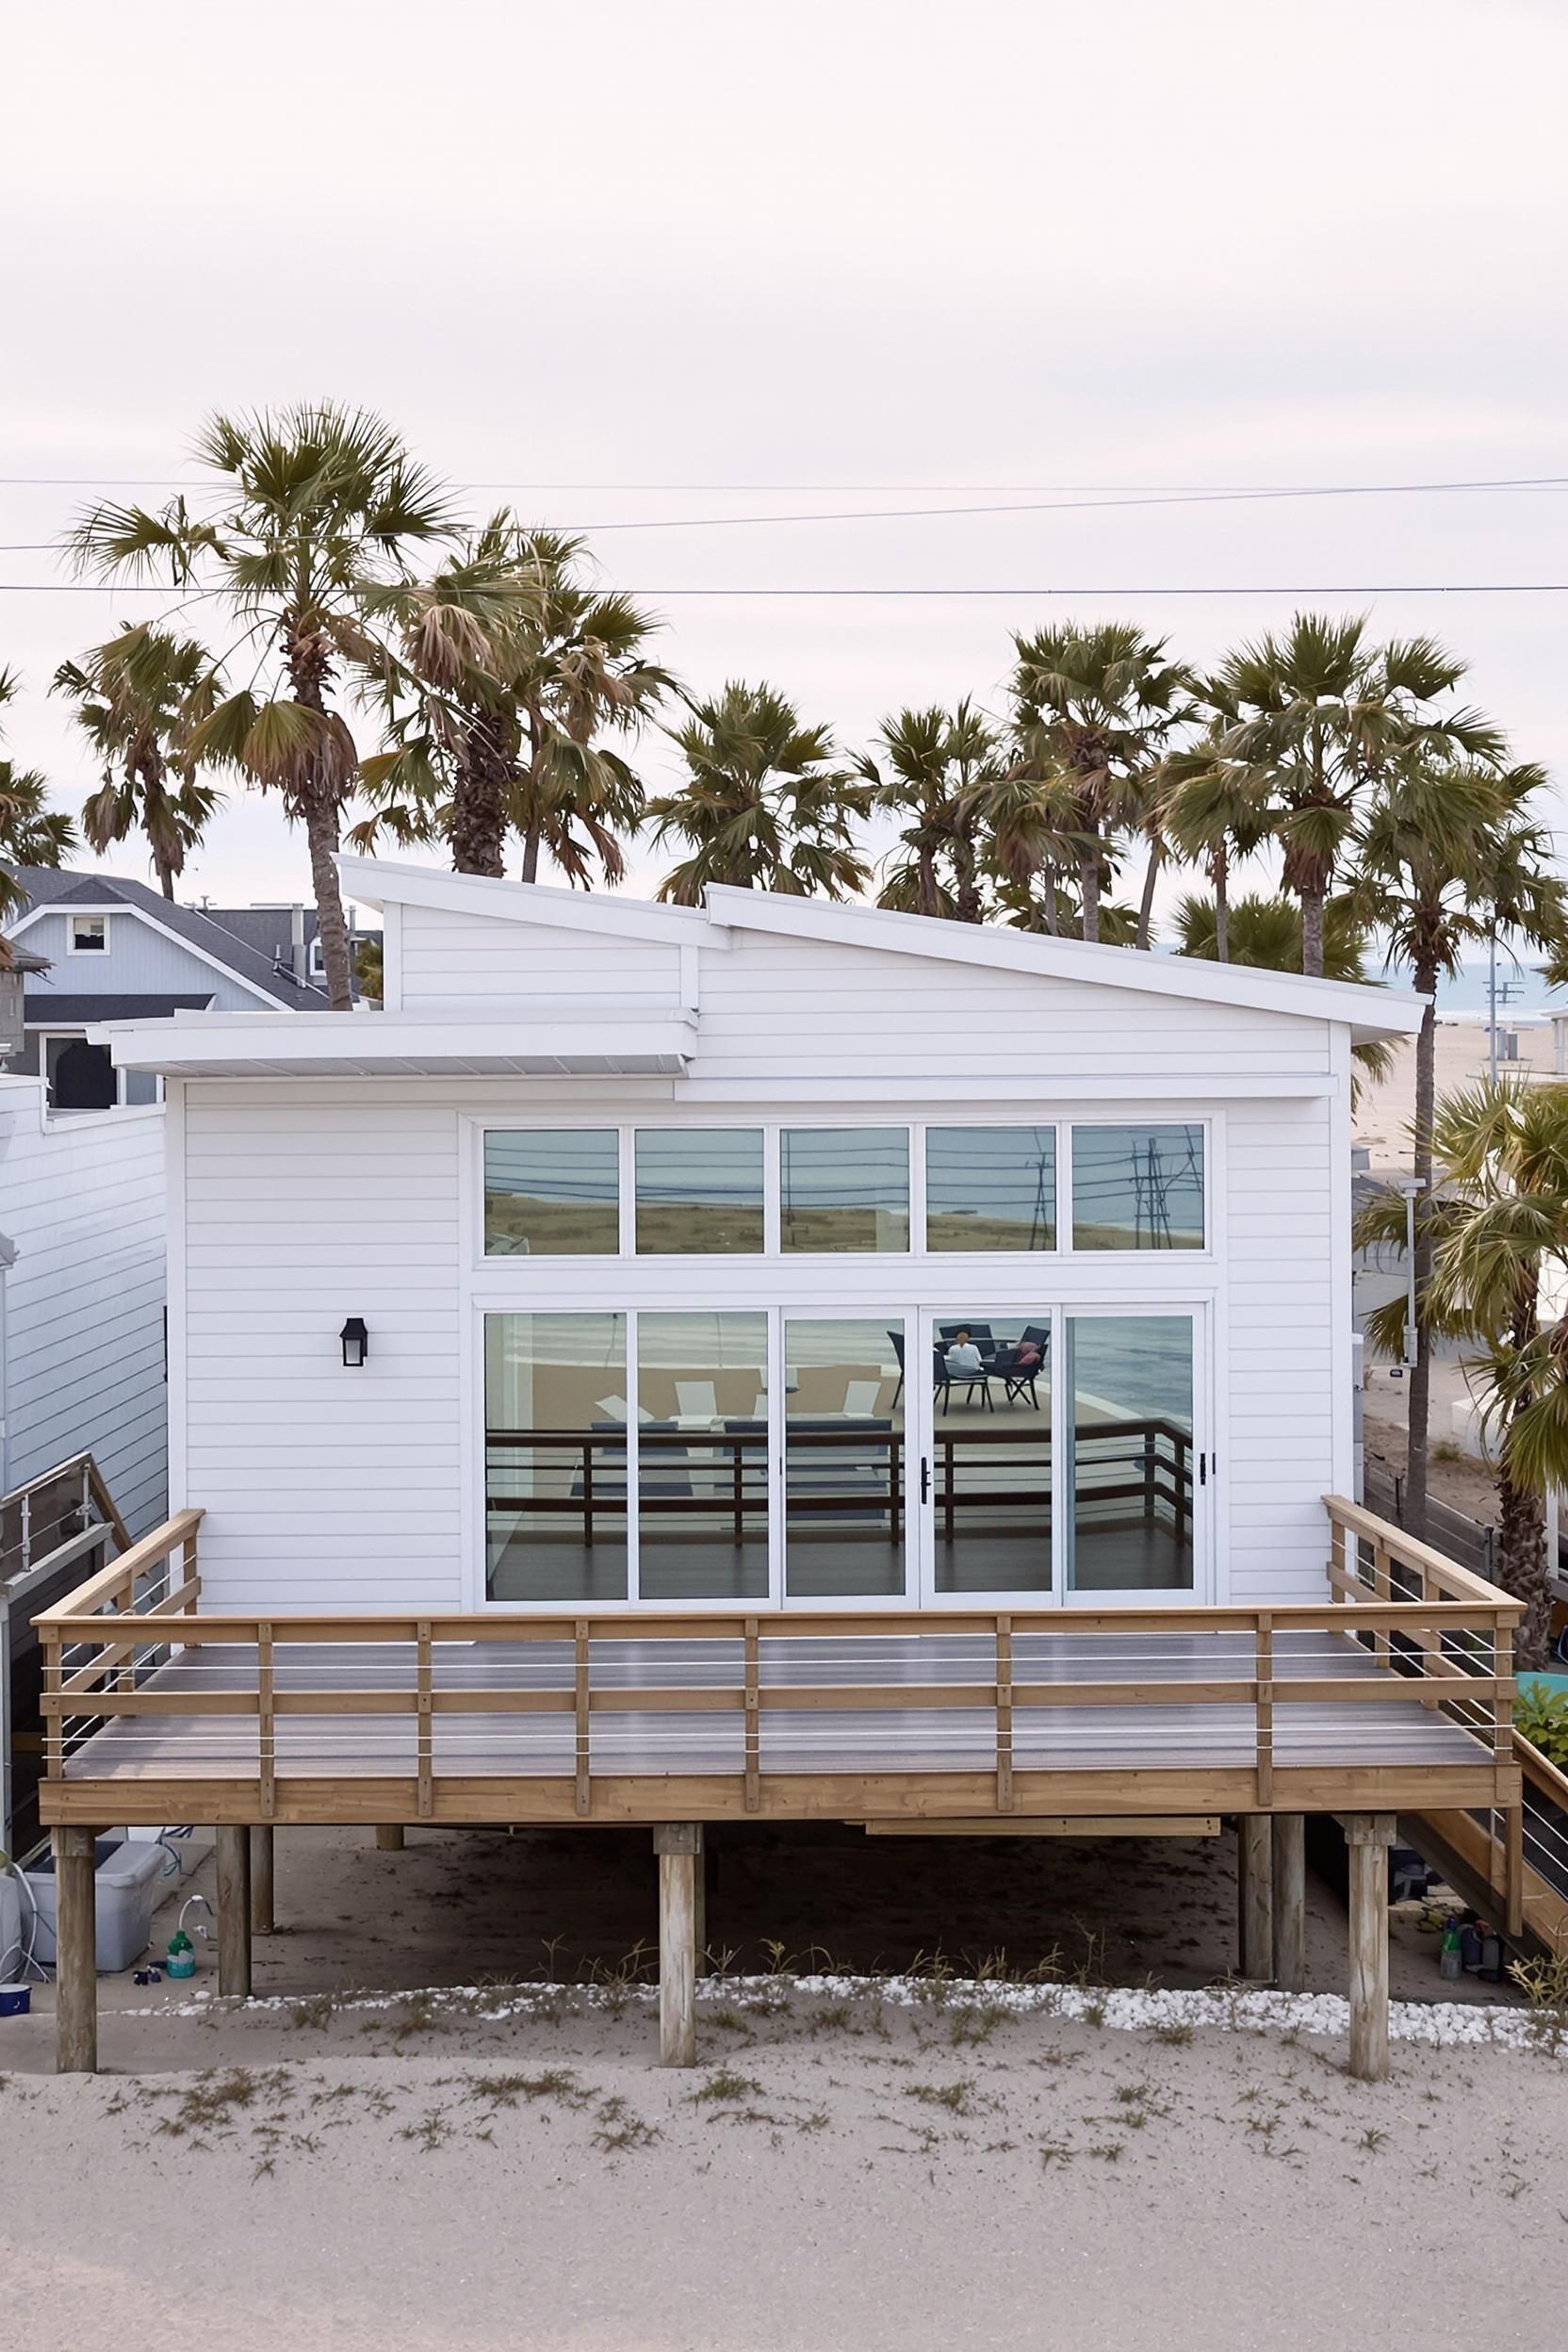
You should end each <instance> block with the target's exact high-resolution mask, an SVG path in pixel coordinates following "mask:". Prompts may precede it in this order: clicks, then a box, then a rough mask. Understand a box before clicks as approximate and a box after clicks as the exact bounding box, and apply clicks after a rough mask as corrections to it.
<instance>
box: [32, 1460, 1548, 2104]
mask: <svg viewBox="0 0 1568 2352" xmlns="http://www.w3.org/2000/svg"><path fill="white" fill-rule="evenodd" d="M1326 1511H1327V1517H1326V1523H1325V1539H1326V1551H1327V1554H1328V1558H1327V1561H1326V1578H1325V1591H1324V1595H1323V1598H1322V1599H1321V1600H1320V1601H1316V1602H1314V1603H1311V1604H1305V1605H1293V1606H1290V1607H1281V1608H1274V1609H1245V1608H1228V1609H1205V1608H1184V1607H1181V1606H1179V1605H1177V1606H1172V1605H1170V1604H1169V1603H1167V1604H1166V1605H1164V1606H1151V1607H1149V1608H1144V1607H1141V1606H1140V1607H1136V1608H1132V1609H1125V1608H1118V1609H1093V1608H1072V1609H1031V1610H1014V1611H1011V1612H1000V1613H999V1612H997V1611H995V1610H990V1609H987V1610H984V1611H972V1610H955V1611H951V1612H949V1611H946V1610H943V1611H936V1610H932V1611H928V1612H926V1613H924V1614H919V1613H915V1614H911V1613H907V1612H899V1611H893V1612H886V1611H880V1610H874V1611H867V1612H865V1613H856V1614H854V1615H848V1614H843V1613H837V1612H836V1613H832V1614H819V1615H811V1614H808V1613H803V1612H799V1611H794V1610H792V1611H790V1612H787V1613H782V1614H761V1613H747V1612H744V1611H743V1610H742V1609H735V1608H733V1607H729V1608H722V1607H721V1608H719V1609H712V1608H704V1609H682V1610H680V1611H678V1612H676V1611H670V1612H667V1613H666V1612H660V1613H655V1614H651V1615H650V1614H644V1615H629V1614H627V1613H626V1612H625V1611H624V1610H623V1611H621V1612H619V1613H612V1612H608V1611H593V1612H590V1613H586V1614H583V1615H580V1616H578V1617H575V1618H563V1617H562V1616H561V1615H559V1614H554V1615H546V1614H542V1613H529V1612H527V1611H523V1610H517V1609H511V1608H507V1609H499V1610H497V1609H491V1610H488V1611H485V1612H483V1613H475V1614H467V1615H451V1616H437V1615H432V1616H427V1617H422V1616H412V1615H409V1614H407V1613H406V1612H401V1611H397V1612H386V1613H380V1612H378V1613H376V1614H373V1615H358V1616H344V1617H335V1616H332V1615H329V1614H326V1613H322V1612H318V1613H315V1614H308V1613H301V1612H298V1611H288V1612H282V1613H273V1612H260V1613H257V1612H249V1611H233V1610H223V1611H214V1610H208V1609H203V1608H202V1606H201V1577H200V1573H199V1565H198V1557H197V1545H198V1540H199V1529H200V1524H201V1518H202V1514H201V1512H200V1511H185V1512H182V1513H181V1514H180V1515H179V1516H178V1517H177V1518H175V1519H172V1520H171V1521H170V1522H169V1523H168V1524H167V1525H166V1526H165V1527H161V1528H159V1529H158V1530H157V1532H156V1533H155V1535H153V1536H149V1537H147V1538H145V1539H144V1540H143V1542H141V1543H140V1544H136V1545H133V1546H132V1548H131V1549H130V1550H129V1551H128V1552H126V1553H125V1554H123V1556H122V1557H121V1558H120V1559H119V1560H115V1561H114V1562H113V1563H112V1564H111V1565H110V1566H109V1567H107V1568H106V1569H104V1570H103V1571H102V1572H101V1573H100V1574H99V1575H98V1576H94V1577H92V1578H91V1579H90V1581H89V1582H88V1583H87V1584H85V1585H84V1586H82V1587H81V1588H80V1589H79V1590H78V1591H77V1592H75V1593H73V1594H72V1595H71V1596H70V1597H69V1598H68V1599H67V1600H65V1601H64V1602H62V1603H61V1604H59V1605H58V1606H57V1608H54V1609H46V1610H44V1611H43V1612H42V1613H41V1615H40V1617H39V1619H38V1621H37V1622H38V1627H39V1636H40V1641H41V1646H42V1649H43V1654H44V1661H45V1665H44V1695H43V1702H42V1706H43V1719H44V1726H45V1743H44V1744H45V1762H46V1777H45V1779H44V1781H43V1783H42V1786H41V1813H42V1818H43V1820H44V1821H46V1822H47V1823H48V1824H50V1825H51V1827H52V1828H53V1831H54V1838H55V1851H56V1868H57V1873H58V1889H59V1891H58V1906H59V1908H58V1921H59V1928H58V1933H59V1949H60V1954H61V1960H60V1971H59V1980H58V1985H59V1990H58V2001H57V2018H58V2026H57V2031H58V2035H59V2052H60V2060H59V2062H60V2065H61V2066H62V2067H66V2068H73V2067H91V2066H95V2065H96V2063H97V2022H96V1986H95V1981H94V1975H93V1917H94V1904H93V1877H92V1870H93V1846H92V1833H93V1831H94V1830H95V1829H96V1828H98V1827H101V1826H102V1825H103V1824H105V1823H106V1822H111V1821H124V1822H132V1823H163V1822H166V1821H191V1822H197V1823H206V1824H210V1825H212V1827H213V1828H214V1830H215V1832H216V1835H217V1842H218V1883H219V1986H220V1990H221V1991H229V1992H239V1993H243V1992H246V1991H248V1990H249V1987H250V1932H251V1924H250V1923H251V1875H250V1874H251V1867H252V1844H253V1840H259V1845H258V1848H257V1850H258V1851H259V1852H260V1854H262V1856H263V1861H262V1865H261V1867H262V1868H263V1870H265V1871H266V1872H267V1873H268V1883H270V1870H271V1840H272V1833H273V1831H274V1829H275V1828H276V1827H278V1826H279V1825H283V1826H288V1825H291V1824H296V1823H307V1822H352V1821H363V1822H366V1823H375V1824H377V1825H378V1826H380V1825H396V1824H399V1823H403V1822H408V1821H416V1822H417V1821H429V1822H450V1823H465V1822H471V1823H481V1822H490V1823H512V1822H558V1823H573V1824H576V1825H579V1826H581V1827H583V1828H592V1827H594V1826H596V1825H600V1824H610V1823H620V1824H625V1823H628V1822H637V1821H641V1822H645V1823H647V1824H649V1825H650V1826H651V1828H652V1832H653V1845H654V1850H655V1853H656V1854H657V1856H658V1870H659V1885H660V1919H661V1930H660V1935H661V1945H660V1950H661V1964H660V1965H661V1980H660V1981H661V2012H660V2014H661V2050H662V2054H663V2056H664V2059H665V2061H666V2063H669V2064H678V2065H690V2064H692V2063H693V2062H694V2053H695V2024H694V2015H695V2012H694V1985H695V1971H696V1968H697V1965H698V1954H699V1952H700V1950H701V1941H702V1939H701V1931H700V1928H699V1927H698V1925H697V1919H698V1913H699V1910H700V1885H701V1875H700V1860H699V1857H700V1855H701V1852H702V1844H703V1836H704V1827H705V1824H707V1823H710V1822H720V1821H744V1820H747V1819H752V1820H763V1821H791V1820H795V1821H808V1820H836V1821H851V1822H858V1823H860V1824H862V1825H863V1826H864V1827H865V1828H866V1829H867V1830H868V1831H872V1832H897V1831H906V1832H907V1831H911V1830H919V1831H921V1832H923V1833H924V1834H927V1835H931V1834H938V1835H944V1834H945V1835H953V1836H960V1835H965V1836H968V1835H986V1834H992V1835H1005V1836H1011V1837H1018V1836H1029V1835H1039V1836H1052V1835H1058V1836H1059V1835H1061V1834H1063V1832H1064V1830H1068V1829H1070V1828H1071V1826H1072V1825H1073V1824H1074V1823H1075V1822H1079V1823H1082V1824H1083V1829H1084V1832H1085V1834H1088V1835H1093V1836H1097V1837H1104V1836H1112V1835H1116V1834H1118V1831H1119V1829H1120V1828H1124V1829H1125V1830H1126V1831H1129V1832H1132V1831H1136V1832H1137V1833H1139V1834H1148V1833H1150V1832H1153V1831H1158V1830H1161V1829H1165V1830H1168V1831H1170V1832H1172V1833H1178V1832H1179V1833H1182V1834H1199V1833H1200V1832H1201V1831H1208V1832H1210V1833H1212V1831H1213V1830H1214V1829H1215V1828H1216V1827H1217V1822H1218V1818H1219V1817H1220V1816H1222V1815H1229V1816H1232V1817H1234V1818H1235V1820H1236V1821H1237V1836H1238V1847H1239V1875H1240V1888H1241V1930H1242V1964H1243V1971H1244V1973H1245V1974H1247V1975H1248V1976H1250V1977H1251V1978H1253V1979H1256V1980H1258V1981H1263V1982H1268V1981H1270V1980H1273V1981H1278V1982H1280V1983H1281V1984H1282V1985H1287V1986H1289V1985H1297V1986H1299V1985H1300V1983H1301V1982H1302V1975H1301V1970H1302V1967H1303V1954H1304V1951H1305V1943H1304V1922H1305V1895H1304V1889H1305V1877H1304V1860H1303V1845H1304V1817H1305V1816H1306V1815H1307V1814H1309V1813H1332V1814H1335V1815H1337V1816H1338V1817H1339V1819H1340V1821H1342V1823H1343V1825H1344V1829H1345V1834H1346V1838H1347V1840H1348V1846H1349V1887H1350V2065H1351V2068H1352V2071H1353V2072H1355V2073H1357V2074H1361V2075H1364V2076H1366V2077H1368V2078H1369V2079H1377V2078H1379V2077H1380V2076H1381V2075H1382V2074H1385V2073H1386V2072H1387V2067H1388V2033H1387V2008H1388V1974H1387V1885H1388V1872H1387V1850H1388V1847H1389V1846H1390V1844H1392V1842H1393V1841H1394V1838H1395V1836H1396V1834H1397V1819H1398V1816H1399V1815H1400V1814H1404V1815H1406V1816H1413V1817H1417V1818H1419V1819H1420V1820H1423V1821H1431V1822H1434V1823H1445V1824H1447V1830H1448V1832H1451V1833H1452V1835H1453V1837H1454V1838H1456V1839H1457V1840H1459V1841H1464V1840H1469V1841H1470V1843H1471V1844H1473V1845H1474V1846H1475V1847H1476V1848H1477V1854H1478V1861H1477V1869H1478V1884H1480V1885H1481V1886H1482V1887H1484V1888H1485V1889H1486V1890H1487V1891H1488V1892H1490V1893H1492V1894H1495V1910H1496V1915H1497V1916H1498V1918H1499V1919H1501V1920H1503V1921H1504V1922H1505V1923H1506V1926H1507V1929H1508V1932H1509V1933H1510V1934H1511V1935H1513V1936H1518V1935H1519V1934H1520V1933H1521V1932H1522V1930H1523V1928H1524V1927H1525V1925H1526V1922H1527V1920H1528V1922H1529V1924H1530V1925H1531V1926H1532V1927H1536V1928H1537V1929H1538V1932H1539V1929H1540V1927H1541V1924H1542V1923H1543V1922H1544V1921H1546V1919H1547V1911H1548V1909H1549V1905H1548V1906H1547V1908H1543V1904H1544V1902H1545V1896H1544V1893H1543V1888H1544V1884H1545V1882H1544V1879H1543V1877H1542V1874H1541V1870H1540V1869H1539V1868H1538V1867H1537V1864H1538V1863H1539V1861H1540V1858H1541V1853H1542V1852H1544V1849H1542V1847H1541V1838H1542V1834H1543V1829H1545V1831H1546V1832H1548V1833H1549V1834H1550V1835H1551V1836H1553V1837H1555V1836H1556V1835H1557V1830H1556V1827H1555V1826H1554V1821H1555V1820H1556V1818H1557V1817H1556V1816H1555V1815H1554V1814H1553V1811H1552V1808H1553V1807H1554V1806H1555V1805H1556V1804H1557V1800H1558V1797H1559V1795H1560V1794H1568V1782H1564V1783H1563V1784H1562V1789H1561V1790H1560V1791H1559V1790H1556V1789H1547V1790H1545V1791H1544V1792H1543V1790H1542V1789H1541V1788H1540V1787H1539V1786H1538V1785H1537V1784H1536V1783H1535V1782H1534V1781H1532V1782H1531V1785H1530V1793H1529V1798H1528V1801H1527V1798H1526V1794H1525V1773H1527V1772H1530V1771H1531V1770H1532V1769H1533V1767H1532V1765H1531V1763H1530V1761H1529V1759H1530V1758H1532V1757H1533V1755H1534V1752H1533V1751H1528V1750H1527V1749H1526V1748H1525V1746H1524V1743H1522V1742H1519V1741H1517V1740H1516V1737H1515V1734H1514V1731H1513V1724H1512V1709H1513V1699H1514V1681H1513V1662H1512V1644H1513V1636H1514V1628H1515V1626H1516V1625H1517V1623H1518V1619H1519V1616H1520V1613H1521V1612H1520V1609H1519V1606H1518V1604H1517V1603H1515V1602H1514V1601H1512V1600H1511V1599H1510V1598H1509V1596H1508V1595H1507V1594H1506V1593H1501V1592H1499V1591H1498V1590H1497V1589H1496V1588H1495V1586H1492V1585H1489V1584H1486V1583H1484V1582H1482V1580H1481V1579H1480V1578H1479V1577H1478V1576H1473V1575H1471V1574H1470V1573H1469V1572H1468V1571H1466V1570H1464V1569H1462V1568H1459V1567H1457V1566H1455V1565H1454V1564H1453V1563H1452V1562H1451V1561H1448V1560H1444V1559H1443V1557H1442V1556H1441V1555H1440V1554H1439V1553H1436V1552H1434V1551H1431V1550H1429V1548H1428V1547H1427V1546H1425V1545H1422V1544H1413V1543H1411V1542H1410V1541H1409V1540H1408V1539H1407V1538H1406V1537H1404V1536H1403V1535H1402V1534H1401V1533H1400V1531H1399V1530H1398V1529H1397V1528H1395V1527H1388V1526H1387V1525H1385V1523H1384V1522H1382V1521H1381V1520H1379V1519H1376V1518H1374V1517H1372V1516H1371V1515H1370V1514H1369V1513H1367V1512H1365V1511H1362V1510H1361V1509H1359V1507H1358V1506H1356V1505H1354V1504H1351V1503H1347V1502H1344V1501H1342V1500H1340V1499H1339V1498H1337V1497H1330V1498H1329V1499H1328V1502H1327V1506H1326ZM1541 1761H1542V1760H1541V1759H1538V1758H1537V1759H1535V1763H1537V1764H1539V1763H1541ZM1522 1764H1523V1766H1524V1772H1522V1769H1521V1767H1522ZM1544 1769H1545V1770H1547V1771H1549V1770H1550V1768H1549V1767H1546V1768H1544ZM1558 1777H1560V1776H1558ZM1527 1802H1528V1805H1529V1806H1530V1808H1531V1809H1530V1810H1527ZM1543 1807H1545V1810H1543ZM1562 1818H1563V1819H1565V1820H1568V1816H1564V1817H1562ZM1532 1836H1533V1838H1534V1840H1535V1849H1536V1851H1534V1852H1527V1838H1531V1837H1532ZM1546 1891H1547V1893H1549V1892H1550V1889H1549V1888H1548V1889H1547V1890H1546ZM1553 1916H1556V1915H1555V1914H1553Z"/></svg>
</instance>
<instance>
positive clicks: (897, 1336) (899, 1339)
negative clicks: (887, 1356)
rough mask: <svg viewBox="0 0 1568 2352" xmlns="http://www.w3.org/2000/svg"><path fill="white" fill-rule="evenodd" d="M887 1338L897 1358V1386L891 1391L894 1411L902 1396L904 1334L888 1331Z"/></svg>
mask: <svg viewBox="0 0 1568 2352" xmlns="http://www.w3.org/2000/svg"><path fill="white" fill-rule="evenodd" d="M888 1337H889V1338H890V1340H891V1341H892V1344H893V1353H894V1355H895V1356H896V1357H897V1358H898V1386H897V1387H896V1388H895V1389H894V1391H893V1407H894V1410H895V1411H896V1410H897V1406H898V1400H899V1398H900V1397H902V1396H903V1394H904V1333H903V1332H902V1331H890V1332H889V1333H888Z"/></svg>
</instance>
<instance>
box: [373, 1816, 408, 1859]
mask: <svg viewBox="0 0 1568 2352" xmlns="http://www.w3.org/2000/svg"><path fill="white" fill-rule="evenodd" d="M402 1850H403V1826H402V1823H401V1822H400V1821H384V1822H383V1823H382V1825H381V1827H380V1828H379V1829H378V1830H377V1832H376V1852H377V1853H378V1854H401V1852H402Z"/></svg>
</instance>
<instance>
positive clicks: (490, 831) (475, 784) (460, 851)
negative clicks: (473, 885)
mask: <svg viewBox="0 0 1568 2352" xmlns="http://www.w3.org/2000/svg"><path fill="white" fill-rule="evenodd" d="M510 768H511V763H510V761H509V760H508V759H507V757H506V746H505V744H504V743H502V742H501V741H500V738H499V735H498V730H497V728H496V726H495V724H494V723H493V722H492V721H491V720H489V719H483V718H480V719H476V720H475V721H474V722H473V724H472V725H471V726H470V727H469V728H468V732H467V740H466V743H465V744H464V747H463V761H462V765H461V768H460V770H459V773H458V777H457V786H456V790H455V791H454V792H453V794H452V816H451V841H452V866H453V869H454V870H455V872H457V873H458V874H493V875H494V876H495V878H496V879H497V880H498V881H499V880H500V879H501V878H502V876H503V875H504V874H505V873H506V858H505V848H506V787H507V782H508V778H509V775H510ZM530 879H531V877H530Z"/></svg>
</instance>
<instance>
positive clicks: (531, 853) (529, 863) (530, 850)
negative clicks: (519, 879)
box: [523, 817, 544, 882]
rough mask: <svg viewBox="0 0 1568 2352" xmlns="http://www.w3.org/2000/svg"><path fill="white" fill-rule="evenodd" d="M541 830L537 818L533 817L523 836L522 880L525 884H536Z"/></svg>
mask: <svg viewBox="0 0 1568 2352" xmlns="http://www.w3.org/2000/svg"><path fill="white" fill-rule="evenodd" d="M543 829H544V828H543V827H542V826H541V825H540V823H539V820H538V818H537V817H535V819H534V821H533V823H532V824H531V825H530V826H529V827H528V830H527V831H526V832H525V833H524V835H523V880H524V881H525V882H537V881H538V879H539V839H540V835H541V833H542V831H543Z"/></svg>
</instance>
